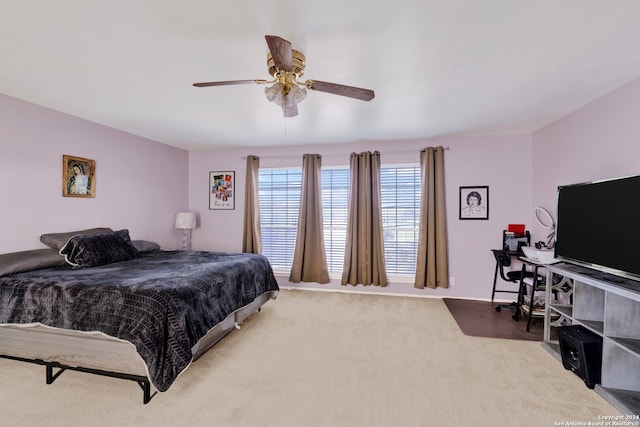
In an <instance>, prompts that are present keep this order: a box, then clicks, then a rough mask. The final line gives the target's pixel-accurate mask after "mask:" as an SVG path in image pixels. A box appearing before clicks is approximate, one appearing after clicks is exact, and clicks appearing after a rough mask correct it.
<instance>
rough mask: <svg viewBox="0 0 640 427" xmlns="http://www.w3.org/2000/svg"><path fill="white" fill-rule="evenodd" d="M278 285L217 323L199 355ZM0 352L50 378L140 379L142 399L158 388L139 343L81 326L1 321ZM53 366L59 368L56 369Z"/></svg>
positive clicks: (271, 296)
mask: <svg viewBox="0 0 640 427" xmlns="http://www.w3.org/2000/svg"><path fill="white" fill-rule="evenodd" d="M277 294H278V291H269V292H265V293H263V294H262V295H260V296H258V298H256V299H255V300H254V301H253V302H252V303H251V304H249V305H246V306H245V307H242V308H240V309H239V310H237V311H235V312H233V313H231V314H230V315H229V316H227V318H226V319H224V320H223V321H222V322H220V323H218V324H217V325H216V326H214V327H213V328H212V329H211V330H210V331H209V332H208V333H207V335H205V336H204V337H202V338H201V339H200V341H198V342H197V343H196V344H195V345H194V346H193V347H192V349H191V352H192V354H193V360H196V359H198V358H199V357H200V356H202V355H203V354H204V353H205V352H206V351H207V350H209V349H210V348H211V347H212V346H213V345H214V344H216V343H217V342H218V341H220V340H221V339H222V338H223V337H224V336H225V335H227V334H228V333H229V332H231V331H232V330H233V329H234V328H239V325H240V324H241V323H242V322H243V321H244V320H245V319H246V318H247V317H249V316H250V315H251V314H253V313H255V312H256V311H259V310H260V308H261V307H262V305H264V304H265V303H266V302H267V301H269V300H270V299H275V298H276V296H277ZM0 357H4V358H8V359H13V360H19V361H23V362H31V363H36V364H39V365H44V366H45V368H46V370H45V373H46V383H47V384H51V383H53V381H55V380H56V379H57V378H58V376H60V375H61V374H62V373H63V372H64V371H65V370H68V369H69V370H75V371H80V372H87V373H91V374H96V375H103V376H109V377H114V378H120V379H124V380H129V381H135V382H137V383H138V385H139V386H140V387H141V388H142V391H143V402H144V403H145V404H146V403H148V402H149V401H150V400H151V398H152V397H153V396H154V395H155V394H156V393H157V391H155V390H154V391H153V393H152V388H153V385H152V384H151V381H150V380H149V375H148V372H147V367H146V365H145V363H144V362H143V360H142V358H141V357H140V355H139V354H138V353H137V351H136V348H135V346H134V345H133V344H132V343H130V342H128V341H125V340H121V339H118V338H114V337H111V336H108V335H106V334H103V333H102V332H81V331H73V330H68V329H61V328H53V327H49V326H44V325H41V324H28V325H15V324H12V325H6V324H5V325H2V326H0ZM54 369H58V371H57V372H55V373H54Z"/></svg>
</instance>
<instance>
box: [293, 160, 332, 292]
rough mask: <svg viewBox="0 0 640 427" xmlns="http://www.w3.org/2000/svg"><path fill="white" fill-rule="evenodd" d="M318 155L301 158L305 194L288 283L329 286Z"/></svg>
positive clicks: (303, 194) (301, 199)
mask: <svg viewBox="0 0 640 427" xmlns="http://www.w3.org/2000/svg"><path fill="white" fill-rule="evenodd" d="M321 163H322V158H321V157H320V155H319V154H305V155H304V156H303V157H302V192H301V195H300V213H299V216H298V231H297V234H296V247H295V251H294V253H293V265H292V266H291V275H290V276H289V281H291V282H294V283H297V282H301V281H302V282H317V283H328V282H329V269H328V267H327V255H326V253H325V250H324V231H323V224H322V187H321V182H320V167H321Z"/></svg>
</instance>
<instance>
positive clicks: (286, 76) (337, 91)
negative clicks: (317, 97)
mask: <svg viewBox="0 0 640 427" xmlns="http://www.w3.org/2000/svg"><path fill="white" fill-rule="evenodd" d="M264 37H265V39H266V40H267V46H268V47H269V53H268V54H267V67H268V69H269V74H270V75H271V76H272V77H273V80H269V81H267V80H261V79H258V80H227V81H219V82H203V83H194V84H193V85H194V86H195V87H207V86H226V85H241V84H252V83H253V84H256V83H257V84H272V86H268V87H266V88H265V94H266V95H267V99H268V100H269V101H271V102H275V103H276V104H278V105H279V106H280V107H281V108H282V112H283V114H284V116H285V117H294V116H297V115H298V103H299V102H300V101H302V100H303V99H304V98H305V96H306V95H307V89H310V90H317V91H319V92H327V93H331V94H334V95H341V96H346V97H349V98H355V99H360V100H362V101H371V100H372V99H373V98H374V96H375V94H374V93H373V91H372V90H370V89H362V88H359V87H353V86H345V85H341V84H337V83H329V82H323V81H320V80H307V81H305V82H304V83H303V82H299V81H298V79H299V78H300V77H301V76H302V75H303V74H304V67H305V62H304V61H305V56H304V54H302V52H299V51H297V50H294V49H292V48H291V43H290V42H289V41H287V40H285V39H283V38H281V37H278V36H269V35H266V36H264Z"/></svg>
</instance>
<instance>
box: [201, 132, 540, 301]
mask: <svg viewBox="0 0 640 427" xmlns="http://www.w3.org/2000/svg"><path fill="white" fill-rule="evenodd" d="M437 145H442V146H446V147H449V150H448V151H446V153H445V169H446V172H445V175H446V177H445V179H446V186H447V204H448V206H449V209H448V213H447V216H448V229H449V239H450V247H449V253H450V255H449V256H450V276H452V277H453V278H454V279H455V285H454V286H452V287H450V288H449V289H448V290H435V291H434V290H423V291H418V290H414V289H413V285H412V284H407V283H391V284H390V285H389V286H388V287H387V288H386V289H380V288H377V287H376V288H373V287H366V288H365V287H363V286H359V287H357V288H356V289H355V290H358V291H376V292H377V291H385V292H391V293H397V294H420V295H429V296H451V297H455V296H458V297H468V298H490V297H491V286H492V280H493V269H494V266H495V261H494V258H493V255H492V254H491V252H490V251H489V249H491V248H496V247H499V246H500V244H501V236H502V230H503V229H504V228H505V227H506V225H507V224H508V223H527V225H529V224H528V221H529V220H530V218H531V138H530V136H529V135H509V136H485V137H457V138H447V139H432V140H420V141H386V142H362V143H354V144H335V145H324V144H320V145H315V146H297V145H292V146H283V147H277V148H252V149H235V150H209V151H192V152H190V154H189V182H190V186H189V208H190V209H191V210H193V211H195V212H197V214H198V216H199V222H200V227H199V228H198V229H196V230H194V233H193V247H194V249H203V250H221V251H239V250H241V248H242V246H241V245H242V240H241V239H242V225H243V219H242V212H243V209H244V199H243V197H244V185H245V160H244V159H242V157H243V156H246V155H248V154H254V155H258V156H260V157H261V161H260V166H261V167H300V165H301V163H302V154H304V153H320V154H321V155H322V156H323V165H325V166H337V165H340V166H347V165H348V164H349V154H350V153H351V152H354V151H355V152H360V151H365V150H378V151H380V153H381V160H382V162H383V163H384V164H400V163H418V162H419V151H420V150H421V149H422V148H424V147H427V146H437ZM213 170H219V171H224V170H232V171H235V173H236V180H237V184H236V197H237V199H236V208H235V210H233V211H220V210H209V205H208V203H209V199H208V174H209V171H213ZM469 185H488V186H489V198H490V215H489V220H488V221H460V220H458V197H459V190H458V187H460V186H469ZM286 276H288V275H286ZM280 284H281V285H287V282H286V277H285V278H284V279H280ZM292 286H300V285H292ZM305 286H310V287H313V285H308V284H307V285H305ZM319 287H320V288H322V289H344V288H341V287H340V286H339V285H321V286H319Z"/></svg>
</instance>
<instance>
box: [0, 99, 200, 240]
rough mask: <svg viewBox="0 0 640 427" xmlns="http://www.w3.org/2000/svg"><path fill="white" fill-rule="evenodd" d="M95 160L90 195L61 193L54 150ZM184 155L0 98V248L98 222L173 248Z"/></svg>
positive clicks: (182, 200) (181, 204) (182, 198)
mask: <svg viewBox="0 0 640 427" xmlns="http://www.w3.org/2000/svg"><path fill="white" fill-rule="evenodd" d="M63 154H68V155H72V156H78V157H85V158H90V159H93V160H95V161H96V187H95V188H96V197H95V198H93V199H85V198H70V197H62V183H61V181H62V155H63ZM187 167H188V153H187V152H186V151H183V150H179V149H176V148H173V147H169V146H167V145H163V144H159V143H157V142H154V141H150V140H147V139H144V138H140V137H137V136H134V135H130V134H127V133H124V132H120V131H117V130H114V129H111V128H108V127H105V126H100V125H97V124H95V123H91V122H88V121H86V120H82V119H78V118H75V117H71V116H69V115H66V114H62V113H59V112H56V111H53V110H49V109H46V108H42V107H39V106H36V105H34V104H30V103H27V102H24V101H20V100H18V99H15V98H11V97H8V96H4V95H0V200H1V207H0V253H6V252H14V251H19V250H27V249H38V248H44V247H45V246H43V245H42V243H40V241H39V236H40V235H41V234H43V233H50V232H63V231H71V230H79V229H82V228H89V227H97V226H105V227H111V228H114V229H120V228H128V229H129V231H130V234H131V237H132V238H134V239H148V240H154V241H157V242H158V243H160V244H161V245H162V246H163V247H165V248H167V249H175V248H176V246H177V244H178V243H177V242H178V239H179V235H178V232H177V231H175V230H174V229H173V221H174V218H175V212H177V211H180V210H184V209H186V208H187V187H188V181H187V179H188V175H187Z"/></svg>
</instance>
